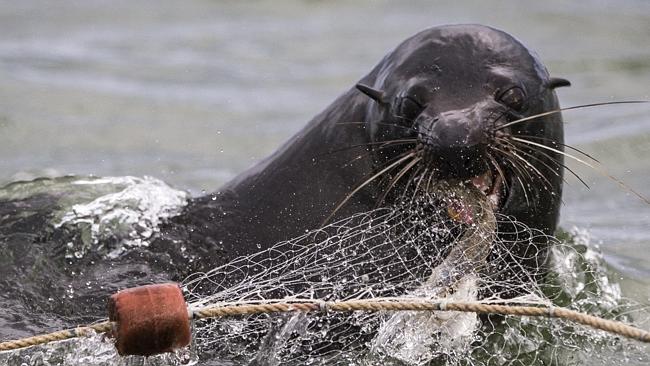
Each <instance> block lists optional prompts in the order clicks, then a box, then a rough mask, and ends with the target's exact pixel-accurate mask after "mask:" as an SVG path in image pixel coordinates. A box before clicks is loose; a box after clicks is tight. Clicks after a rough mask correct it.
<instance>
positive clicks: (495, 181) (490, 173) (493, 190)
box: [468, 168, 508, 211]
mask: <svg viewBox="0 0 650 366" xmlns="http://www.w3.org/2000/svg"><path fill="white" fill-rule="evenodd" d="M468 182H469V183H471V184H473V185H474V186H475V187H476V188H478V189H479V190H480V191H481V192H483V194H484V195H485V196H486V197H487V198H488V199H489V200H490V202H491V203H492V205H493V207H494V210H495V211H496V210H498V209H500V208H501V206H502V205H503V203H504V202H505V198H506V197H507V195H508V192H507V189H506V183H505V182H504V178H503V176H502V174H500V173H499V172H496V171H494V169H493V168H491V169H488V170H487V172H485V173H484V174H481V175H478V176H475V177H472V178H470V179H469V180H468Z"/></svg>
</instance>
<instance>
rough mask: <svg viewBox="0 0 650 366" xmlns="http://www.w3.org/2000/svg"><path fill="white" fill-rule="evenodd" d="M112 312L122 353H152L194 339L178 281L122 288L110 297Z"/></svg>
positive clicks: (178, 346)
mask: <svg viewBox="0 0 650 366" xmlns="http://www.w3.org/2000/svg"><path fill="white" fill-rule="evenodd" d="M108 316H109V319H110V320H111V321H113V322H115V323H116V325H115V326H114V327H113V330H112V332H111V334H112V335H113V337H115V339H116V340H115V347H116V348H117V351H118V352H119V354H120V355H141V356H151V355H155V354H158V353H164V352H171V351H173V350H175V349H178V348H182V347H185V346H187V345H188V344H189V343H190V341H191V337H192V336H191V330H190V320H189V317H188V313H187V304H186V303H185V298H184V297H183V293H182V292H181V289H180V287H179V286H178V284H175V283H164V284H157V285H147V286H141V287H136V288H130V289H126V290H122V291H119V292H118V293H116V294H114V295H112V296H111V297H110V299H109V304H108Z"/></svg>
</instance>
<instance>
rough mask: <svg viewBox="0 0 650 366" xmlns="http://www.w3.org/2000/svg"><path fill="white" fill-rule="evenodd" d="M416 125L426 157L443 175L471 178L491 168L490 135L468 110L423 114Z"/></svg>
mask: <svg viewBox="0 0 650 366" xmlns="http://www.w3.org/2000/svg"><path fill="white" fill-rule="evenodd" d="M472 114H473V113H472ZM416 128H417V131H418V143H419V145H420V146H421V147H422V149H423V150H422V151H423V158H424V161H425V162H426V163H427V164H429V165H431V166H432V167H433V169H434V170H435V172H436V175H437V176H438V177H439V178H460V179H468V178H471V177H474V176H477V175H480V174H483V173H485V172H486V171H487V170H488V164H487V145H488V136H487V134H486V132H485V128H483V126H482V124H481V123H480V122H478V121H477V120H476V119H474V118H472V117H471V114H470V115H469V116H468V113H467V111H463V110H454V111H447V112H444V113H440V114H438V115H437V116H435V117H430V116H428V115H426V114H422V115H421V116H420V118H418V120H417V121H416Z"/></svg>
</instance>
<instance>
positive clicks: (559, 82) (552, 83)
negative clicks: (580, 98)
mask: <svg viewBox="0 0 650 366" xmlns="http://www.w3.org/2000/svg"><path fill="white" fill-rule="evenodd" d="M547 85H548V87H549V88H550V89H555V88H560V87H563V86H571V82H570V81H569V80H567V79H562V78H550V79H549V80H548V84H547Z"/></svg>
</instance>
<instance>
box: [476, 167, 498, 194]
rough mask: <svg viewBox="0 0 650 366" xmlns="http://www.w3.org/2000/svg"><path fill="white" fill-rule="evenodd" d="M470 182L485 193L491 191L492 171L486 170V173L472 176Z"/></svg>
mask: <svg viewBox="0 0 650 366" xmlns="http://www.w3.org/2000/svg"><path fill="white" fill-rule="evenodd" d="M471 182H472V184H474V186H475V187H476V188H478V189H480V190H481V192H483V193H485V194H486V195H487V194H489V193H490V192H491V191H492V183H493V179H492V171H491V170H488V171H487V173H485V174H482V175H479V176H476V177H474V178H472V179H471Z"/></svg>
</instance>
